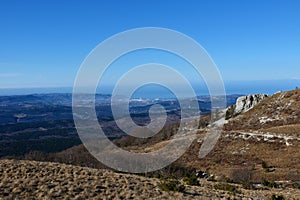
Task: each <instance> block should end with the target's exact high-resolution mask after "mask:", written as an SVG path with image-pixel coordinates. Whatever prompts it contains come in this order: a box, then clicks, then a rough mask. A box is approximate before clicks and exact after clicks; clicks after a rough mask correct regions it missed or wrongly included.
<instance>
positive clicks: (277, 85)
mask: <svg viewBox="0 0 300 200" xmlns="http://www.w3.org/2000/svg"><path fill="white" fill-rule="evenodd" d="M224 84H225V89H226V94H227V95H231V94H241V95H246V94H258V93H264V94H268V95H272V94H274V93H276V92H278V91H287V90H293V89H295V88H297V87H300V79H290V80H262V81H228V82H224ZM192 87H193V88H194V91H195V93H196V94H197V95H198V96H203V95H209V92H208V89H207V88H206V86H205V85H204V84H192ZM112 88H113V87H102V88H99V89H98V90H97V93H99V94H111V92H112ZM72 90H73V88H72V87H44V88H38V87H36V88H0V96H11V95H27V94H48V93H72ZM183 93H184V91H183ZM183 95H184V94H183ZM132 97H133V98H174V97H175V96H174V94H172V93H171V92H170V91H168V90H167V89H166V88H162V87H157V86H146V87H143V88H141V89H139V90H137V91H136V92H135V93H134V94H133V96H132Z"/></svg>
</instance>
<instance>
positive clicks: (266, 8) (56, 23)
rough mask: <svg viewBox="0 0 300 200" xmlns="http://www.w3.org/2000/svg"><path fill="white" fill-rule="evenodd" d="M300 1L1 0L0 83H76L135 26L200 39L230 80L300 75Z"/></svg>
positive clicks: (11, 85)
mask: <svg viewBox="0 0 300 200" xmlns="http://www.w3.org/2000/svg"><path fill="white" fill-rule="evenodd" d="M299 10H300V1H296V0H294V1H292V0H287V1H277V0H270V1H264V0H260V1H255V0H251V1H246V0H245V1H240V0H236V1H232V0H226V1H222V0H219V1H215V0H207V1H200V0H199V1H198V0H195V1H174V0H172V1H171V0H165V1H161V0H151V1H138V0H136V1H133V0H127V1H126V0H120V1H113V0H109V1H105V0H101V1H54V0H51V1H31V0H27V1H21V0H19V1H14V0H3V1H1V2H0V88H18V87H19V88H20V87H65V86H72V85H73V82H74V79H75V77H76V73H77V70H78V69H79V67H80V64H81V63H82V61H83V60H84V58H85V57H86V56H87V55H88V53H89V52H90V51H91V50H92V49H93V48H94V47H95V46H96V45H98V44H99V43H100V42H101V41H103V40H105V39H107V38H108V37H110V36H112V35H114V34H116V33H119V32H121V31H125V30H128V29H132V28H138V27H148V26H151V27H153V26H154V27H164V28H170V29H174V30H177V31H180V32H182V33H184V34H186V35H188V36H190V37H192V38H194V39H195V40H196V41H197V42H198V43H200V44H201V45H202V46H203V47H204V48H205V49H206V50H207V51H208V53H209V54H210V55H211V57H212V58H213V60H214V61H215V63H216V64H217V66H218V68H219V70H220V72H221V74H222V77H223V79H224V80H225V81H253V80H279V79H281V80H283V79H284V80H285V79H286V80H289V79H300V56H299V55H300V14H299Z"/></svg>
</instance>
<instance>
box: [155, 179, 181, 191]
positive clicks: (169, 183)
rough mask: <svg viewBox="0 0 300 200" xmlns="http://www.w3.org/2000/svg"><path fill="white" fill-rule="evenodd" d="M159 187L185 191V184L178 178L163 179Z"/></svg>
mask: <svg viewBox="0 0 300 200" xmlns="http://www.w3.org/2000/svg"><path fill="white" fill-rule="evenodd" d="M159 188H160V189H161V190H163V191H167V192H170V191H173V192H184V190H185V186H184V185H182V184H181V183H180V181H179V180H177V179H171V178H166V179H163V180H162V181H161V183H160V185H159Z"/></svg>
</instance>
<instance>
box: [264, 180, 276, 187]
mask: <svg viewBox="0 0 300 200" xmlns="http://www.w3.org/2000/svg"><path fill="white" fill-rule="evenodd" d="M262 184H263V185H264V186H267V187H270V188H278V184H277V183H275V182H274V181H268V180H263V181H262Z"/></svg>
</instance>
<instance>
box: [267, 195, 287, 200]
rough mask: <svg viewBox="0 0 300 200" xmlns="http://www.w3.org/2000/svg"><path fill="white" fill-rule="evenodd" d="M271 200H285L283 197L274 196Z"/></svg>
mask: <svg viewBox="0 0 300 200" xmlns="http://www.w3.org/2000/svg"><path fill="white" fill-rule="evenodd" d="M269 199H270V200H284V199H285V198H284V196H283V195H276V194H272V196H271V197H270V198H269Z"/></svg>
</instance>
